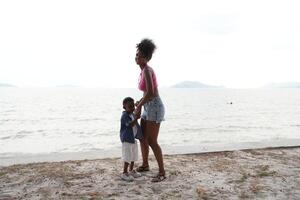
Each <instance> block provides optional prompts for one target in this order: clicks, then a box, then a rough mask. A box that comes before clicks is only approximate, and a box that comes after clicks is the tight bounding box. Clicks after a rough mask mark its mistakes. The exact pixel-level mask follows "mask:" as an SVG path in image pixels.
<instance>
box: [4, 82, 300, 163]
mask: <svg viewBox="0 0 300 200" xmlns="http://www.w3.org/2000/svg"><path fill="white" fill-rule="evenodd" d="M127 96H130V97H133V98H134V99H135V100H139V99H140V98H141V97H142V93H141V92H140V91H138V90H137V89H104V88H79V87H56V88H10V87H3V88H0V165H12V164H19V163H29V162H42V161H62V160H71V159H94V158H106V157H109V158H111V157H120V154H121V142H120V138H119V130H120V117H121V113H122V111H123V108H122V100H123V99H124V98H125V97H127ZM160 96H161V98H162V100H163V102H164V105H165V108H166V115H165V121H163V122H162V123H161V127H160V132H159V138H158V141H159V144H160V145H161V147H162V150H163V153H164V154H178V153H199V152H210V151H224V150H238V149H248V148H265V147H279V146H297V145H300V89H196V88H189V89H187V88H186V89H184V88H160Z"/></svg>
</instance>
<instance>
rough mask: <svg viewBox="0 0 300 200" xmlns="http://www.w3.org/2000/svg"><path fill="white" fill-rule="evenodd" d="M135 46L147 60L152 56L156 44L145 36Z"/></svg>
mask: <svg viewBox="0 0 300 200" xmlns="http://www.w3.org/2000/svg"><path fill="white" fill-rule="evenodd" d="M136 48H137V50H138V51H139V52H141V54H142V55H143V56H144V57H145V58H146V59H147V60H148V61H149V60H151V58H152V54H153V52H154V51H155V49H156V46H155V44H154V42H153V41H152V40H150V39H147V38H145V39H143V40H142V41H141V42H140V43H138V44H137V45H136Z"/></svg>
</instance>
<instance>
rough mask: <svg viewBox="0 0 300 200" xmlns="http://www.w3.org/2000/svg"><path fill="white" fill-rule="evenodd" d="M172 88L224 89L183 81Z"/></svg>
mask: <svg viewBox="0 0 300 200" xmlns="http://www.w3.org/2000/svg"><path fill="white" fill-rule="evenodd" d="M171 87H172V88H224V86H215V85H206V84H203V83H200V82H197V81H183V82H180V83H177V84H175V85H172V86H171Z"/></svg>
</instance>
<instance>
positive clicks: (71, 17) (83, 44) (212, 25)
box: [0, 0, 300, 88]
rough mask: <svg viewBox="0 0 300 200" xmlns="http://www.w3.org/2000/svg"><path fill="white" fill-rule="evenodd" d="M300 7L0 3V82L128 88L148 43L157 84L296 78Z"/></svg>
mask: <svg viewBox="0 0 300 200" xmlns="http://www.w3.org/2000/svg"><path fill="white" fill-rule="evenodd" d="M299 10H300V2H299V1H289V0H286V1H276V0H270V1H266V0H258V1H256V0H252V1H246V0H237V1H230V0H229V1H224V0H220V1H216V0H209V1H201V0H195V1H192V0H181V1H176V0H172V1H170V0H164V1H161V0H160V1H159V0H152V1H144V0H134V1H133V0H127V1H124V0H109V1H104V0H103V1H92V0H91V1H83V0H82V1H77V0H70V1H66V0H59V1H56V0H51V1H43V0H37V1H30V0H29V1H17V0H13V1H11V0H3V1H0V83H9V84H13V85H17V86H20V87H35V86H37V87H49V86H50V87H51V86H57V85H77V86H83V87H109V88H118V87H121V88H122V87H129V88H135V87H137V81H138V76H139V73H140V69H139V66H137V65H136V64H135V61H134V57H135V53H136V44H137V43H138V42H139V41H140V40H141V39H143V38H150V39H152V40H153V41H154V42H155V43H156V45H157V50H156V52H155V53H154V55H153V58H152V60H151V61H150V62H149V65H150V66H152V67H153V69H154V70H155V72H156V75H157V79H158V84H159V86H161V87H167V86H170V85H173V84H176V83H178V82H181V81H186V80H190V81H199V82H202V83H205V84H211V85H223V86H225V87H229V88H255V87H260V86H263V85H265V84H268V83H270V82H286V81H298V82H300V78H299V77H300V76H299V74H300V59H299V55H300V37H299V35H300V20H299V19H300V12H299Z"/></svg>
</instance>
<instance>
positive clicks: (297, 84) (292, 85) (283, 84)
mask: <svg viewBox="0 0 300 200" xmlns="http://www.w3.org/2000/svg"><path fill="white" fill-rule="evenodd" d="M264 88H300V82H281V83H270V84H268V85H266V86H264Z"/></svg>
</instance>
